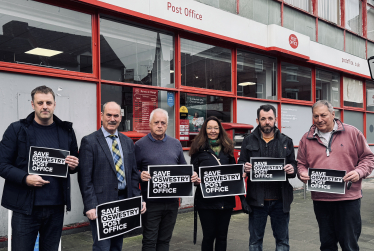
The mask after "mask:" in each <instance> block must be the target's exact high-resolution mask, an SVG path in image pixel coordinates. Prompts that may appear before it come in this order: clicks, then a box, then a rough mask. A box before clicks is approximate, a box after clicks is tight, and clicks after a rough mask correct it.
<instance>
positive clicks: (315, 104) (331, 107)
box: [312, 100, 334, 113]
mask: <svg viewBox="0 0 374 251" xmlns="http://www.w3.org/2000/svg"><path fill="white" fill-rule="evenodd" d="M320 105H325V106H327V109H328V110H329V112H330V113H333V112H334V107H333V106H332V104H331V103H330V102H329V101H327V100H318V101H317V102H315V103H314V104H313V106H312V112H313V110H314V108H315V107H317V106H320Z"/></svg>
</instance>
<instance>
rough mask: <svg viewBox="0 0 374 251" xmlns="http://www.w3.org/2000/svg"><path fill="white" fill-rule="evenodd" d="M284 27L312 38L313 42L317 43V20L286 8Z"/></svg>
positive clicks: (284, 11) (284, 10)
mask: <svg viewBox="0 0 374 251" xmlns="http://www.w3.org/2000/svg"><path fill="white" fill-rule="evenodd" d="M283 26H284V27H285V28H287V29H290V30H293V31H296V32H299V33H301V34H304V35H306V36H308V37H310V40H312V41H316V19H315V18H314V17H311V16H309V15H308V14H305V13H303V12H301V11H298V10H295V9H293V8H290V7H287V6H284V8H283Z"/></svg>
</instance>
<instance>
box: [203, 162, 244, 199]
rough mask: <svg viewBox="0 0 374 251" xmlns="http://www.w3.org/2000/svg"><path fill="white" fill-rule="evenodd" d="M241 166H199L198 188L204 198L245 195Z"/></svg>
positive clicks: (242, 168) (242, 167)
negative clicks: (199, 179) (199, 181)
mask: <svg viewBox="0 0 374 251" xmlns="http://www.w3.org/2000/svg"><path fill="white" fill-rule="evenodd" d="M243 172H244V166H243V164H241V165H239V164H234V165H220V166H201V167H199V177H200V178H201V183H200V188H201V192H202V194H203V197H204V198H213V197H224V196H234V195H241V194H246V191H245V183H244V178H243V176H242V175H243Z"/></svg>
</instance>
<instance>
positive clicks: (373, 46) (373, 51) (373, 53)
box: [368, 41, 374, 58]
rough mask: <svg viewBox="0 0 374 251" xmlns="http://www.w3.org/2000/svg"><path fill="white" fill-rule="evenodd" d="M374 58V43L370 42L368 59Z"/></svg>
mask: <svg viewBox="0 0 374 251" xmlns="http://www.w3.org/2000/svg"><path fill="white" fill-rule="evenodd" d="M371 56H374V43H372V42H369V41H368V58H370V57H371Z"/></svg>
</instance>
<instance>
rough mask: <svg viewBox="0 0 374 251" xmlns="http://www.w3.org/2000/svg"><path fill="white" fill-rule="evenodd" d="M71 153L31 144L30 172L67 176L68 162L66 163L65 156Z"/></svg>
mask: <svg viewBox="0 0 374 251" xmlns="http://www.w3.org/2000/svg"><path fill="white" fill-rule="evenodd" d="M69 154H70V152H69V151H65V150H60V149H53V148H45V147H36V146H31V147H30V153H29V174H38V175H45V176H57V177H64V178H66V177H67V174H68V164H66V163H65V158H66V156H68V155H69Z"/></svg>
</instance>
